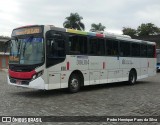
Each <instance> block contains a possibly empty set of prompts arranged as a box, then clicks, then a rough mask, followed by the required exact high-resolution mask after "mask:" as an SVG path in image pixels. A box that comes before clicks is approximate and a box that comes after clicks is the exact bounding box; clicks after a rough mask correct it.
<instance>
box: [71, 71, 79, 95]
mask: <svg viewBox="0 0 160 125" xmlns="http://www.w3.org/2000/svg"><path fill="white" fill-rule="evenodd" d="M80 85H81V83H80V78H79V76H78V75H77V74H71V76H70V78H69V83H68V89H69V92H71V93H76V92H78V91H79V89H80Z"/></svg>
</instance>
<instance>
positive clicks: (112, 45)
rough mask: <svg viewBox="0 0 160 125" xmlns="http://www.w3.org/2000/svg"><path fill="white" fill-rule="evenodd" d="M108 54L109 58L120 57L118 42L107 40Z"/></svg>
mask: <svg viewBox="0 0 160 125" xmlns="http://www.w3.org/2000/svg"><path fill="white" fill-rule="evenodd" d="M106 54H107V56H117V55H118V41H115V40H106Z"/></svg>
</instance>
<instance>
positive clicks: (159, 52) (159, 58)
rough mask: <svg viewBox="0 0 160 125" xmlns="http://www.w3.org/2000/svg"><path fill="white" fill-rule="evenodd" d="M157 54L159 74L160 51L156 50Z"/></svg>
mask: <svg viewBox="0 0 160 125" xmlns="http://www.w3.org/2000/svg"><path fill="white" fill-rule="evenodd" d="M156 53H157V72H159V71H160V49H156Z"/></svg>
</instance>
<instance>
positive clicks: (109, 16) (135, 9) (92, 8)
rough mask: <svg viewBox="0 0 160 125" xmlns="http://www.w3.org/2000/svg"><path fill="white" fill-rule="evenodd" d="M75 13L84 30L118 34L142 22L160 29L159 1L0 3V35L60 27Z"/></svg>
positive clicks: (21, 0)
mask: <svg viewBox="0 0 160 125" xmlns="http://www.w3.org/2000/svg"><path fill="white" fill-rule="evenodd" d="M76 12H77V13H78V14H79V15H80V16H82V17H83V20H82V22H83V23H84V24H85V28H86V31H89V30H90V29H91V24H92V23H96V24H98V23H102V25H104V26H106V29H105V31H106V32H111V33H118V34H122V29H123V27H131V28H135V29H136V28H137V27H138V26H139V25H141V24H142V23H153V24H155V25H156V26H158V27H160V0H1V2H0V36H1V35H4V36H10V35H11V32H12V30H13V29H14V28H16V27H20V26H25V25H34V24H40V25H55V26H57V27H63V22H64V21H65V18H66V17H67V16H69V15H70V13H76Z"/></svg>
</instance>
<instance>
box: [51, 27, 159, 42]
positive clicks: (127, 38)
mask: <svg viewBox="0 0 160 125" xmlns="http://www.w3.org/2000/svg"><path fill="white" fill-rule="evenodd" d="M50 27H51V30H58V31H63V32H68V33H74V34H79V35H87V36H95V37H100V38H110V39H116V40H123V41H131V42H138V43H146V44H153V45H155V44H156V43H155V42H150V41H144V40H138V39H132V38H131V37H130V36H128V35H120V34H113V33H108V32H86V31H80V30H75V29H67V28H59V27H55V26H51V25H50Z"/></svg>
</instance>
